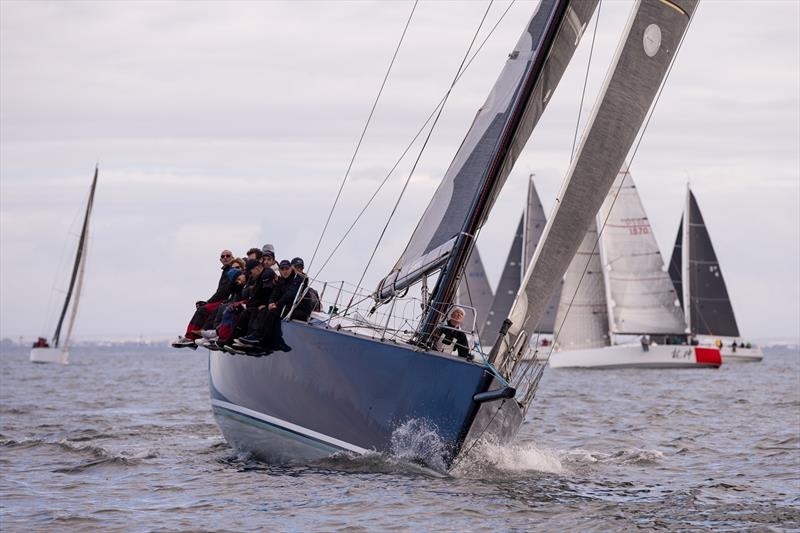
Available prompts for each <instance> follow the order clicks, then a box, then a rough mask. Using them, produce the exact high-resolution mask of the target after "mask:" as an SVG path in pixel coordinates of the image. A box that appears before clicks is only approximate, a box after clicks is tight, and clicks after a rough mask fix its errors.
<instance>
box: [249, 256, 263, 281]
mask: <svg viewBox="0 0 800 533" xmlns="http://www.w3.org/2000/svg"><path fill="white" fill-rule="evenodd" d="M245 267H246V270H247V272H248V273H249V274H250V277H251V278H253V279H255V278H257V277H258V276H260V275H261V272H262V269H263V267H262V266H261V262H260V261H259V260H258V259H248V260H247V263H246V264H245ZM256 268H258V269H259V271H258V275H256V276H253V270H254V269H256Z"/></svg>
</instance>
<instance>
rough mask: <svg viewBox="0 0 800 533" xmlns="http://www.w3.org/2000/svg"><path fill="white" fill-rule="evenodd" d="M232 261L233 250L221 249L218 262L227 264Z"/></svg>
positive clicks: (223, 264)
mask: <svg viewBox="0 0 800 533" xmlns="http://www.w3.org/2000/svg"><path fill="white" fill-rule="evenodd" d="M231 261H233V252H231V251H230V250H222V251H221V252H220V253H219V262H220V263H222V266H228V265H230V264H231Z"/></svg>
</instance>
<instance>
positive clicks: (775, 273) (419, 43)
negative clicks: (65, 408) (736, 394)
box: [0, 0, 800, 340]
mask: <svg viewBox="0 0 800 533" xmlns="http://www.w3.org/2000/svg"><path fill="white" fill-rule="evenodd" d="M487 4H488V2H484V1H468V2H465V1H459V2H439V1H437V2H433V1H423V2H421V3H420V5H419V6H418V8H417V10H416V13H415V15H414V18H413V20H412V22H411V26H410V29H409V32H408V34H407V36H406V40H405V42H404V45H403V47H402V49H401V50H400V53H399V55H398V58H397V62H396V64H395V68H394V70H393V71H392V74H391V77H390V79H389V82H388V84H387V88H386V90H385V92H384V95H383V97H382V99H381V101H380V103H379V105H378V108H377V110H376V113H375V116H374V118H373V122H372V124H371V126H370V129H369V131H368V132H367V135H366V138H365V141H364V144H363V145H362V148H361V151H360V153H359V156H358V158H357V159H356V162H355V165H354V168H353V171H352V174H351V177H350V180H349V182H348V183H347V185H346V187H345V189H344V193H343V197H342V201H341V204H340V206H339V208H338V209H337V211H336V213H335V214H334V217H333V221H332V225H331V230H330V233H329V234H328V237H327V238H326V240H325V241H324V243H323V246H322V251H321V252H322V255H323V256H326V255H327V253H328V252H329V251H330V249H331V248H332V245H333V243H334V242H335V241H338V239H339V237H340V236H341V234H342V232H343V231H344V229H345V228H346V227H347V225H349V223H350V221H351V220H352V218H353V216H354V211H355V210H356V209H360V207H361V206H362V205H363V202H364V201H365V199H366V198H367V197H368V196H369V195H370V194H371V193H372V191H373V190H374V189H375V187H376V186H377V185H378V183H379V182H380V180H382V179H383V177H384V176H385V175H386V173H387V172H388V170H389V169H390V168H391V166H392V165H393V164H394V162H395V160H396V159H397V157H398V156H399V155H400V154H401V153H402V151H403V149H404V148H405V146H406V144H407V143H408V142H409V141H410V140H411V138H412V137H413V135H414V133H415V132H416V131H417V129H418V128H419V127H420V126H421V125H422V123H423V121H424V120H425V118H426V117H427V115H428V114H429V113H430V112H431V110H432V109H433V107H434V105H435V104H436V102H438V100H439V99H440V98H441V96H442V95H443V94H444V92H445V90H446V88H447V86H448V85H449V82H450V80H451V78H452V76H453V75H454V73H455V70H456V69H457V67H458V65H459V63H460V61H461V57H462V56H463V54H464V52H465V50H466V47H467V45H468V44H469V41H470V39H471V38H472V35H473V33H474V32H475V29H476V28H477V25H478V22H479V20H480V18H481V16H482V15H483V12H484V10H485V9H486V6H487ZM508 5H509V4H508V2H505V1H497V2H495V3H494V4H493V5H492V7H491V10H490V12H489V15H488V19H487V20H488V22H487V26H485V27H484V29H483V30H482V31H481V36H484V35H486V31H487V29H488V27H490V26H491V25H493V24H494V22H496V21H497V20H498V18H499V17H500V15H501V13H502V12H503V11H504V10H505V8H506V7H507V6H508ZM411 6H412V3H411V2H410V1H396V2H379V3H370V2H333V1H326V2H302V1H301V2H290V3H283V2H241V3H239V2H224V3H215V2H145V1H130V2H61V1H59V2H45V1H39V2H11V1H6V0H3V1H2V2H0V261H2V263H1V264H0V295H1V296H0V298H1V300H2V307H0V337H13V338H16V337H17V336H26V337H32V336H35V335H39V334H42V335H45V336H48V337H49V336H50V335H51V334H52V329H53V327H54V325H55V315H56V311H57V308H58V307H59V305H60V303H61V301H62V299H63V294H62V293H61V292H59V291H60V290H63V289H64V287H65V286H66V285H67V281H68V280H67V277H68V270H69V268H70V263H71V261H72V256H73V254H74V249H75V246H76V244H77V232H78V230H79V224H80V217H81V212H82V210H83V209H84V206H85V201H86V196H87V194H88V188H89V184H90V181H91V176H92V172H93V169H94V165H95V162H98V161H99V163H100V180H99V185H98V191H97V196H96V201H95V210H94V218H93V221H92V237H91V241H90V246H89V257H88V264H87V279H86V284H85V291H84V296H83V299H82V304H81V311H80V319H79V324H78V327H77V331H76V336H77V337H78V338H79V339H92V340H98V339H124V338H137V337H138V336H139V335H142V336H144V337H146V338H167V337H170V336H174V335H177V334H178V333H181V332H182V331H183V329H184V328H185V324H186V321H187V320H188V318H189V316H190V314H191V312H192V310H193V305H192V304H193V302H194V301H195V300H197V299H200V298H205V297H208V296H209V295H210V294H211V293H212V292H213V289H214V287H215V285H216V281H217V278H218V274H219V271H218V266H219V263H218V254H219V251H220V250H221V249H223V248H230V249H232V250H233V251H234V252H236V253H237V254H243V253H244V252H245V251H246V250H247V249H248V248H249V247H251V246H254V245H258V246H260V245H262V244H264V243H265V242H270V243H274V244H275V246H276V248H277V252H278V255H279V256H280V257H281V258H283V257H285V258H291V257H293V256H298V255H299V256H303V257H305V258H306V260H307V261H308V259H309V258H310V256H311V253H312V252H313V249H314V245H315V243H316V241H317V238H318V236H319V234H320V231H321V229H322V225H323V223H324V220H325V217H326V216H327V213H328V210H329V208H330V205H331V202H332V199H333V197H334V195H335V193H336V190H337V188H338V186H339V183H340V181H341V178H342V176H343V174H344V172H345V170H346V168H347V164H348V162H349V160H350V157H351V156H352V153H353V149H354V147H355V145H356V142H357V140H358V137H359V135H360V133H361V129H362V127H363V125H364V121H365V119H366V116H367V114H368V112H369V108H370V106H371V104H372V101H373V99H374V98H375V95H376V93H377V90H378V87H379V85H380V82H381V79H382V77H383V75H384V73H385V70H386V68H387V66H388V63H389V60H390V58H391V55H392V53H393V51H394V47H395V46H396V43H397V40H398V38H399V36H400V32H401V31H402V28H403V25H404V24H405V21H406V19H407V17H408V14H409V12H410V10H411ZM534 6H535V3H534V2H524V1H518V2H516V3H515V4H514V5H513V6H512V7H511V10H510V11H509V13H508V15H507V16H506V18H505V19H504V20H503V21H502V22H501V24H500V25H499V26H498V28H497V30H496V32H495V33H494V34H493V35H492V36H491V38H490V39H489V41H488V42H487V44H486V47H485V48H484V49H483V50H482V52H481V53H480V55H479V56H478V58H477V59H476V60H475V62H474V63H473V64H472V66H471V67H470V69H469V70H468V71H467V73H466V75H465V76H464V77H463V79H462V80H461V81H460V83H459V84H458V85H457V87H456V89H455V91H454V92H453V94H452V96H451V98H450V100H449V101H448V102H447V106H446V108H445V111H444V113H443V115H442V118H441V120H440V123H439V125H438V126H437V128H436V130H435V131H434V134H433V136H432V138H431V141H430V144H429V145H428V148H427V149H426V151H425V153H424V155H423V157H422V160H421V163H420V166H419V167H418V169H417V172H416V173H415V174H414V178H413V179H412V181H411V185H410V187H409V190H408V192H407V194H406V197H405V198H404V200H403V202H402V204H401V206H400V210H399V212H398V215H397V216H396V217H395V218H394V219H393V221H392V224H391V225H390V227H389V232H388V234H387V237H386V238H385V239H384V241H383V244H382V246H381V248H380V250H379V252H378V253H377V255H376V259H375V261H374V264H373V266H372V268H371V269H370V270H369V272H368V274H367V278H366V279H367V284H366V285H367V286H368V287H370V288H371V287H373V286H374V283H375V282H376V281H377V280H378V279H380V278H381V277H383V276H384V275H385V274H386V273H387V272H388V269H389V268H390V267H391V265H392V264H393V263H394V262H395V261H396V259H397V257H398V256H399V254H400V252H401V251H402V249H403V248H404V247H405V244H406V242H407V239H408V238H409V236H410V235H411V232H412V230H413V229H414V226H415V225H416V223H417V220H418V219H419V216H420V214H421V213H422V211H423V210H424V208H425V206H426V205H427V202H428V201H429V199H430V197H431V195H432V193H433V191H434V190H435V188H436V186H437V184H438V181H439V179H440V178H441V176H442V175H443V173H444V171H445V170H446V168H447V166H448V164H449V162H450V160H451V159H452V157H453V155H454V154H455V151H456V149H457V148H458V145H459V143H460V142H461V139H462V138H463V136H464V134H465V133H466V131H467V128H468V127H469V124H470V122H471V120H472V118H473V116H474V114H475V112H476V110H477V109H478V107H479V106H480V105H481V104H482V103H483V101H484V99H485V98H486V95H487V94H488V92H489V90H490V88H491V86H492V84H493V83H494V80H495V79H496V76H497V75H498V73H499V71H500V69H501V68H502V66H503V64H504V62H505V59H506V57H507V54H508V53H509V52H510V51H511V49H512V48H513V46H514V44H515V43H516V41H517V39H518V37H519V34H520V32H521V31H522V29H523V28H524V27H525V25H526V22H527V20H528V18H529V17H530V14H531V12H532V10H533V8H534ZM630 8H631V4H630V3H629V2H627V1H616V2H614V1H609V0H605V1H604V2H603V4H602V7H601V9H600V22H599V27H598V33H597V39H596V41H595V49H594V56H593V59H592V64H591V68H590V69H589V83H588V85H587V97H586V100H585V103H584V107H583V110H582V113H581V116H582V117H584V118H585V117H586V116H588V114H589V112H590V110H591V108H592V107H593V105H594V103H595V96H596V94H597V91H598V88H599V85H600V83H601V81H602V79H603V77H604V76H605V74H606V71H607V69H608V66H609V63H610V60H611V56H612V54H613V51H614V49H615V47H616V46H617V42H618V40H619V37H620V35H621V31H622V28H623V26H624V23H625V21H626V19H627V17H628V14H629V12H630ZM595 16H597V15H595ZM799 20H800V4H798V2H795V1H778V2H768V1H753V2H745V1H732V2H727V1H726V2H723V1H713V0H703V2H701V5H700V7H699V8H698V11H697V14H696V18H695V20H694V22H693V23H692V26H691V28H690V30H689V33H688V35H687V38H686V41H685V43H684V46H683V48H682V49H681V51H680V54H679V57H678V59H677V62H676V64H675V66H674V68H673V70H672V73H671V75H670V78H669V80H668V82H667V85H666V88H665V90H664V93H663V96H662V97H661V100H660V102H659V103H658V106H657V108H656V109H655V112H654V115H653V119H652V121H651V123H650V126H649V127H648V129H647V131H646V133H645V136H644V139H643V142H642V144H641V147H640V148H639V151H638V153H637V155H636V157H635V159H634V161H633V165H632V169H631V170H632V173H633V176H634V179H635V180H636V182H637V185H638V186H639V190H640V193H641V196H642V200H643V202H644V205H645V208H646V209H647V211H648V214H649V216H650V219H651V222H652V225H653V227H654V230H655V233H656V237H657V239H658V242H659V245H660V246H661V249H662V253H663V254H664V255H666V256H667V257H668V256H669V255H670V254H671V250H672V244H673V242H674V239H675V233H676V231H677V227H678V221H679V219H680V216H681V210H682V208H683V200H684V195H685V185H686V181H687V180H690V181H691V184H692V188H693V190H694V191H695V194H696V196H697V198H698V201H699V203H700V206H701V209H702V210H703V215H704V217H705V220H706V223H707V225H708V228H709V231H710V233H711V237H712V239H713V241H714V245H715V248H716V252H717V256H718V258H719V260H720V263H721V266H722V271H723V274H724V276H725V279H726V281H727V285H728V290H729V292H730V295H731V299H732V301H733V305H734V310H735V312H736V316H737V318H738V321H739V327H740V330H741V331H742V333H743V335H744V336H745V337H747V338H760V339H767V338H797V337H800V214H799V213H800V96H799V95H800V74H799V71H800V67H798V65H800V37H799V35H800V23H799V22H798V21H799ZM593 28H594V20H593V21H592V22H591V24H590V26H589V30H588V31H587V33H586V35H585V37H584V39H583V41H582V43H581V46H580V48H579V50H578V52H577V53H576V55H575V57H574V59H573V61H572V63H571V64H570V66H569V68H568V70H567V72H566V74H565V76H564V78H563V80H562V82H561V84H560V86H559V88H558V90H557V91H556V94H555V97H554V98H553V99H552V101H551V103H550V104H549V106H548V109H547V111H546V112H545V115H544V117H543V119H542V120H541V122H540V124H539V127H538V128H537V129H536V131H535V132H534V134H533V136H532V138H531V140H530V142H529V143H528V146H527V148H526V150H525V151H524V153H523V154H522V156H521V157H520V159H519V161H518V162H517V165H516V167H515V169H514V171H513V172H512V175H511V177H510V178H509V181H508V183H507V185H506V187H505V188H504V190H503V192H502V194H501V196H500V198H499V200H498V202H497V204H496V207H495V209H494V211H493V213H492V215H491V217H490V220H489V222H488V223H487V225H486V226H485V228H484V230H483V231H482V233H481V237H480V240H479V247H480V250H481V254H482V255H483V257H484V261H485V263H486V269H487V271H488V275H489V278H490V281H491V282H492V283H493V284H494V283H496V282H497V279H498V278H499V275H500V269H501V268H502V264H503V262H504V259H505V255H506V253H507V250H508V246H509V245H510V242H511V238H512V234H513V232H514V229H515V226H516V222H517V220H518V218H519V215H520V213H521V210H522V207H523V205H522V203H523V199H524V190H525V187H526V182H527V176H528V174H529V173H531V172H534V173H535V174H536V178H537V186H538V189H539V193H540V196H541V198H542V201H543V203H544V205H545V208H546V209H548V210H549V208H550V207H552V205H553V201H554V199H555V194H556V191H557V190H558V188H559V185H560V183H561V180H562V179H563V177H564V174H565V172H566V169H567V166H568V162H569V152H570V148H571V146H572V139H573V135H574V132H575V128H576V122H577V120H578V116H579V104H580V95H581V90H582V89H583V79H584V75H585V74H586V71H587V61H588V56H589V47H590V45H591V40H592V39H591V30H592V29H593ZM481 39H482V37H481ZM413 153H414V154H416V152H415V151H414V152H413ZM412 160H413V159H412V158H408V159H407V160H405V161H404V162H403V163H402V164H401V165H400V168H399V169H398V171H397V172H396V173H395V174H394V175H393V176H392V178H391V179H390V181H389V183H388V184H387V186H386V189H385V191H384V192H383V193H381V195H380V196H379V197H378V200H377V202H376V204H375V206H374V207H373V208H372V209H370V210H369V211H368V212H367V215H366V216H365V220H364V223H363V224H361V225H360V226H358V230H357V231H356V232H355V233H354V234H353V236H352V238H350V239H349V240H348V241H346V242H345V245H344V246H343V247H342V248H341V249H340V251H339V252H338V253H337V254H336V255H335V256H334V259H333V260H332V261H331V263H330V264H329V265H328V267H326V269H325V270H324V271H323V272H322V273H321V274H320V275H321V277H322V278H325V279H330V280H339V279H348V280H350V281H353V282H355V281H357V280H358V278H359V276H360V274H361V269H362V268H363V264H364V262H365V261H366V260H367V259H368V257H369V254H370V252H371V250H372V248H373V246H374V245H375V242H376V239H377V237H378V233H379V230H380V228H381V227H382V226H383V224H384V223H385V221H386V217H387V214H388V212H389V210H390V209H391V206H392V205H393V203H394V201H395V199H396V197H397V194H398V192H399V190H400V188H401V187H402V182H403V181H404V180H405V178H406V177H407V175H408V171H409V168H410V164H411V162H412Z"/></svg>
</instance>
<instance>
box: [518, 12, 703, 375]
mask: <svg viewBox="0 0 800 533" xmlns="http://www.w3.org/2000/svg"><path fill="white" fill-rule="evenodd" d="M698 7H699V6H698ZM695 16H697V9H695V11H694V12H693V13H692V16H691V17H689V22H688V23H687V25H686V31H684V32H683V35H682V36H681V40H680V42H679V43H678V47H677V48H676V50H675V55H674V56H673V58H672V61H671V62H670V64H669V66H668V67H667V73H666V74H665V75H664V81H663V82H662V83H661V87H659V89H658V93H656V98H655V101H654V102H653V105H652V106H651V108H650V111H649V113H648V115H647V119H646V120H645V122H644V126H643V127H642V132H641V134H640V135H639V138H638V140H637V141H636V145H635V146H634V148H633V153H632V154H631V158H630V160H629V161H628V163H627V166H626V168H625V172H630V170H631V165H633V160H634V159H635V158H636V154H637V153H638V152H639V146H640V145H641V143H642V139H644V135H645V133H646V132H647V127H648V126H649V125H650V120H651V119H652V118H653V114H654V113H655V109H656V107H657V106H658V101H659V100H660V99H661V94H662V93H663V91H664V87H666V85H667V81H668V80H669V75H670V74H671V73H672V67H673V66H674V65H675V58H676V57H678V54H679V53H680V51H681V47H682V46H683V41H684V40H685V39H686V35H688V33H689V28H690V27H691V25H692V22H693V21H694V18H695ZM621 190H622V187H619V188H617V192H616V193H615V194H614V198H613V200H612V201H611V206H610V207H609V209H608V213H606V217H605V219H604V220H603V224H602V226H600V227H599V228H598V230H597V239H596V240H595V242H594V245H593V247H592V252H591V254H590V259H591V255H593V254H594V253H595V251H596V250H597V247H598V245H599V244H600V237H601V236H602V234H603V230H604V229H605V227H606V223H607V222H608V219H609V217H610V216H611V212H612V211H613V209H614V204H615V203H616V201H617V198H619V193H620V191H621ZM588 269H589V261H587V262H586V266H585V267H584V269H583V272H582V273H581V277H580V279H579V280H578V286H577V287H576V288H575V292H574V293H573V294H572V298H571V299H570V302H569V305H568V306H567V310H566V312H565V313H564V319H563V320H562V321H561V324H560V325H559V327H558V331H557V332H556V334H555V335H554V336H553V344H552V345H551V346H550V350H549V351H548V352H547V358H546V359H545V361H544V362H545V363H546V362H547V361H549V360H550V356H551V355H552V353H553V350H554V348H555V344H556V341H557V340H558V336H559V335H560V334H561V329H562V328H563V327H564V322H566V320H567V317H568V316H569V312H570V309H571V308H572V304H573V302H574V301H575V297H576V295H577V294H578V289H579V288H580V286H581V283H582V282H583V278H584V276H585V275H586V272H587V270H588ZM534 366H537V365H530V366H529V367H528V368H527V369H526V371H525V372H524V373H523V374H522V375H521V376H520V383H521V382H522V379H523V378H525V377H526V374H527V373H528V371H529V370H530V369H531V368H533V367H534ZM545 367H546V365H545V364H542V365H538V368H537V370H536V373H535V374H534V376H533V378H532V379H531V382H534V381H536V382H538V380H539V379H541V376H542V374H543V373H544V369H545Z"/></svg>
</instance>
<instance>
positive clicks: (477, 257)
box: [457, 246, 494, 331]
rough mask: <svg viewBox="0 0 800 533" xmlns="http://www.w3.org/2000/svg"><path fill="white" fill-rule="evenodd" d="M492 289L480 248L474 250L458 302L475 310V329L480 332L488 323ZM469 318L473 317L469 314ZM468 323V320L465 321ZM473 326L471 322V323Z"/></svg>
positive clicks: (461, 285)
mask: <svg viewBox="0 0 800 533" xmlns="http://www.w3.org/2000/svg"><path fill="white" fill-rule="evenodd" d="M493 296H494V295H493V294H492V287H491V285H489V280H488V278H487V277H486V269H485V268H484V267H483V261H482V260H481V254H480V253H478V247H477V246H476V247H475V248H473V249H472V254H470V256H469V261H467V268H466V269H465V270H464V276H463V277H462V278H461V283H460V284H459V286H458V295H457V302H458V303H459V304H460V305H467V306H469V307H472V308H474V309H475V327H476V328H477V329H478V331H480V328H481V325H482V324H483V323H484V322H485V321H486V316H487V314H488V313H489V307H490V306H491V305H492V298H493ZM467 317H468V318H469V319H471V318H472V317H471V316H470V315H469V313H468V314H467ZM465 323H466V320H465ZM470 324H471V322H470Z"/></svg>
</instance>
